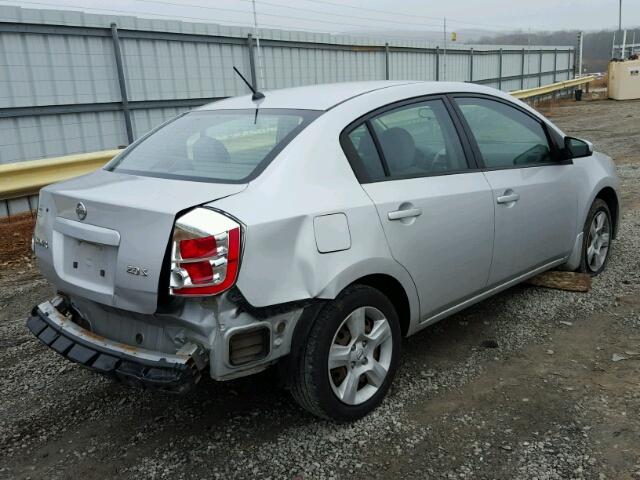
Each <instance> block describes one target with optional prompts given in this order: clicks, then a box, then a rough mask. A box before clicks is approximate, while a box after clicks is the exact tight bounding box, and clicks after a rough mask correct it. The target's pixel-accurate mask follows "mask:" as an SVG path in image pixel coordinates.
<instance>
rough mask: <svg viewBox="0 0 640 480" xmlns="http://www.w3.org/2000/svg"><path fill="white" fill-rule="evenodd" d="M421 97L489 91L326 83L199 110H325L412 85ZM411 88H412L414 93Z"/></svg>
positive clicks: (454, 85)
mask: <svg viewBox="0 0 640 480" xmlns="http://www.w3.org/2000/svg"><path fill="white" fill-rule="evenodd" d="M416 84H420V85H419V88H420V91H421V94H422V95H429V94H435V93H446V92H479V93H487V92H488V91H491V92H492V93H495V92H496V91H495V90H493V89H489V88H488V87H483V86H481V85H475V84H473V83H462V82H423V81H409V80H404V81H389V80H387V81H370V82H344V83H327V84H321V85H308V86H304V87H294V88H283V89H278V90H265V91H263V93H264V95H265V98H264V99H262V100H258V101H253V100H252V99H251V95H242V96H239V97H231V98H227V99H224V100H220V101H218V102H214V103H209V104H207V105H204V106H203V107H200V110H234V109H245V108H256V106H257V105H258V106H259V107H260V108H284V109H302V110H328V109H330V108H332V107H335V106H336V105H338V104H341V103H344V102H346V101H348V100H350V99H352V98H354V97H358V96H360V95H365V94H368V93H372V92H376V91H379V90H382V89H391V88H400V87H402V86H408V85H413V86H414V87H418V85H416ZM414 89H415V88H412V90H414Z"/></svg>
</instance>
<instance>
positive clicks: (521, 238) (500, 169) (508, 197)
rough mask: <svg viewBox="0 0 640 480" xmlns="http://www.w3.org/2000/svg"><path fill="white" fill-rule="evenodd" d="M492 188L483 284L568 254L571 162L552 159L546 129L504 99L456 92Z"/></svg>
mask: <svg viewBox="0 0 640 480" xmlns="http://www.w3.org/2000/svg"><path fill="white" fill-rule="evenodd" d="M455 104H456V105H457V107H458V108H459V112H460V114H461V117H462V118H463V121H464V122H465V123H466V125H467V128H468V130H469V132H470V134H469V136H470V137H471V138H472V144H473V145H474V147H475V149H476V154H477V156H478V157H479V160H480V161H481V162H482V164H483V167H484V171H485V176H486V178H487V180H488V181H489V184H490V185H491V187H492V192H493V202H494V206H495V242H494V245H495V247H494V256H493V265H492V268H491V275H490V278H489V284H496V283H501V282H503V281H505V280H508V279H510V278H514V277H517V276H518V275H520V274H523V273H525V272H528V271H530V270H532V269H533V268H535V267H538V266H543V265H545V264H548V263H550V262H553V261H554V260H558V259H561V258H563V257H565V256H566V255H568V254H569V252H570V251H571V249H572V247H573V245H574V242H575V232H576V219H577V186H576V183H575V178H574V177H575V176H574V174H573V163H572V162H571V161H564V160H561V159H559V155H558V152H557V151H556V148H555V146H554V144H553V142H552V141H551V137H550V135H549V133H548V131H547V128H546V126H545V125H544V124H543V122H541V121H540V120H539V119H538V118H536V117H534V116H533V115H531V114H529V113H528V112H526V111H524V110H522V109H520V108H518V107H516V106H514V105H513V104H511V103H510V102H507V101H502V100H498V99H493V98H490V97H482V96H462V95H461V96H455Z"/></svg>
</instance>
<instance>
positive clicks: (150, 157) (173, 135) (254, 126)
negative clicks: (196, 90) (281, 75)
mask: <svg viewBox="0 0 640 480" xmlns="http://www.w3.org/2000/svg"><path fill="white" fill-rule="evenodd" d="M319 114H320V112H316V111H310V110H280V109H277V110H276V109H263V110H257V111H256V110H255V109H247V110H198V111H194V112H190V113H187V114H186V115H183V116H182V117H178V118H177V119H175V120H174V121H172V122H170V123H168V124H166V125H165V126H163V127H162V128H160V129H158V130H157V131H155V132H154V133H152V134H151V135H150V136H148V137H147V138H145V139H144V140H142V141H141V142H140V143H139V144H137V145H136V146H134V147H133V148H132V149H131V150H129V151H127V152H126V153H124V154H123V155H121V156H120V157H119V158H117V159H116V160H115V161H114V162H113V163H111V164H109V165H107V167H106V168H107V170H111V171H114V172H123V173H132V174H136V175H150V176H157V177H163V178H182V179H186V180H198V181H210V182H242V181H246V180H248V179H249V178H250V177H252V176H253V175H254V174H255V173H257V172H259V171H260V169H261V168H263V167H264V166H265V165H266V163H268V162H269V161H270V160H271V158H273V156H275V154H277V152H278V151H280V150H281V149H282V148H284V147H285V146H286V145H287V144H288V143H289V142H290V141H291V140H292V139H293V138H294V137H295V136H296V135H297V134H298V133H299V132H300V131H301V130H302V129H303V128H304V127H305V126H306V125H308V124H309V123H310V122H311V121H312V120H313V119H314V118H316V117H317V116H318V115H319Z"/></svg>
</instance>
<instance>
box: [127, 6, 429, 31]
mask: <svg viewBox="0 0 640 480" xmlns="http://www.w3.org/2000/svg"><path fill="white" fill-rule="evenodd" d="M139 1H142V0H139ZM238 1H240V2H250V1H252V0H238ZM255 2H256V3H258V4H260V5H269V6H271V7H278V8H286V9H289V10H297V11H301V12H305V13H316V14H319V15H327V16H331V17H339V18H344V17H346V18H355V19H358V20H371V21H374V22H384V23H397V24H400V25H416V26H433V27H435V26H437V27H439V26H440V24H435V23H431V24H427V23H423V22H419V23H418V22H408V21H406V20H403V21H397V20H389V19H386V18H373V17H363V16H359V15H347V14H343V13H331V12H322V11H320V10H312V9H310V8H301V7H292V6H290V5H282V4H280V3H272V2H266V1H263V0H255ZM261 15H266V13H262V12H261ZM434 19H435V18H434ZM435 20H439V19H435Z"/></svg>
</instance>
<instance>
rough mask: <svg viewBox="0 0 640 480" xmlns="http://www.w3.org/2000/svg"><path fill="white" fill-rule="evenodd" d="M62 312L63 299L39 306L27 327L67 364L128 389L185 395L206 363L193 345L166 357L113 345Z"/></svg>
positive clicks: (161, 353)
mask: <svg viewBox="0 0 640 480" xmlns="http://www.w3.org/2000/svg"><path fill="white" fill-rule="evenodd" d="M64 310H65V301H64V299H63V298H62V297H56V298H55V299H54V300H52V301H47V302H44V303H41V304H40V305H38V306H37V307H34V309H33V311H32V312H31V316H30V317H29V319H28V320H27V327H28V328H29V330H30V331H31V333H33V334H34V335H35V336H36V337H38V339H39V340H40V341H41V342H43V343H44V344H45V345H47V346H49V347H51V348H52V349H53V350H55V351H56V352H58V353H59V354H61V355H62V356H64V357H65V358H67V359H68V360H70V361H72V362H76V363H79V364H81V365H83V366H85V367H88V368H90V369H92V370H95V371H97V372H99V373H102V374H105V375H107V376H109V377H112V378H114V379H116V380H119V381H121V382H123V383H126V384H129V385H135V386H141V387H144V388H149V389H153V390H163V391H168V392H172V393H186V392H187V391H189V390H191V388H193V387H194V386H195V385H196V384H197V383H198V381H199V380H200V377H201V370H202V368H204V367H205V366H206V359H205V358H203V356H202V353H201V352H200V349H199V348H198V347H197V346H196V345H194V344H187V345H185V347H183V348H181V349H180V350H179V351H178V352H176V353H175V354H167V353H163V352H154V351H151V350H146V349H142V348H138V347H134V346H131V345H126V344H124V343H119V342H114V341H112V340H109V339H107V338H105V337H102V336H100V335H96V334H95V333H93V332H91V331H89V330H86V329H84V328H82V327H81V326H80V325H78V324H76V323H75V322H73V321H72V319H71V318H69V317H68V316H66V315H65V314H64V313H62V312H64Z"/></svg>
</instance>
